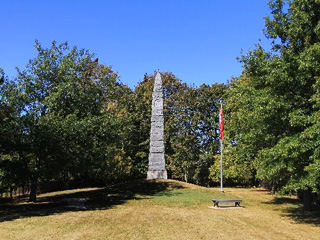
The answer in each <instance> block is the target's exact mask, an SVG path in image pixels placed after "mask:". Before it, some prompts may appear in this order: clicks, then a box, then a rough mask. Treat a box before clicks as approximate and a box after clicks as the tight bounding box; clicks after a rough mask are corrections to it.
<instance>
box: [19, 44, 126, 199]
mask: <svg viewBox="0 0 320 240" xmlns="http://www.w3.org/2000/svg"><path fill="white" fill-rule="evenodd" d="M35 48H36V50H37V51H38V56H37V57H36V58H34V59H31V60H30V61H29V63H28V65H27V66H26V70H23V71H21V70H19V69H18V76H17V80H16V82H17V84H16V87H17V93H18V94H16V95H15V99H18V101H17V102H16V104H17V106H19V107H20V113H19V114H20V115H19V116H20V119H21V123H22V125H21V126H22V130H23V133H24V140H23V143H24V145H25V152H26V154H25V155H26V156H28V158H27V159H28V172H29V178H30V181H31V193H30V200H32V201H34V200H36V191H37V185H38V182H39V180H42V181H44V180H45V181H49V180H51V179H59V178H63V177H64V178H66V181H67V180H73V181H78V183H79V184H88V183H89V182H91V183H94V182H95V181H96V182H99V181H101V180H102V179H105V180H106V181H107V180H109V179H116V178H117V177H118V176H121V174H122V175H126V174H128V171H129V170H128V167H130V163H127V162H125V160H126V159H127V157H128V156H126V153H125V151H124V146H123V143H124V142H125V141H121V140H124V139H125V136H124V135H121V134H119V132H121V127H122V126H125V125H126V124H125V118H124V117H123V116H124V115H125V109H126V102H125V99H126V97H124V96H127V95H129V93H130V90H129V89H128V88H127V87H126V86H125V85H123V84H121V83H119V81H118V76H117V74H116V73H114V72H113V71H112V69H111V68H110V67H108V66H105V65H101V64H99V62H98V59H94V55H93V54H91V53H90V52H89V51H86V50H84V49H80V50H78V49H77V48H76V47H73V48H71V49H70V47H69V46H68V44H67V43H62V44H59V45H58V44H57V43H56V42H52V45H51V47H50V48H43V47H42V46H41V44H40V43H39V42H37V41H36V45H35ZM119 136H122V137H123V138H122V139H121V138H120V137H119ZM102 182H103V181H102Z"/></svg>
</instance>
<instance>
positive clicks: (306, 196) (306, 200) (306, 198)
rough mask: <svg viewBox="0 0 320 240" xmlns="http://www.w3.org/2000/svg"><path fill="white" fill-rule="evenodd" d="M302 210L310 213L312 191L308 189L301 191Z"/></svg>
mask: <svg viewBox="0 0 320 240" xmlns="http://www.w3.org/2000/svg"><path fill="white" fill-rule="evenodd" d="M303 209H304V210H305V211H312V191H311V188H308V189H306V190H304V191H303Z"/></svg>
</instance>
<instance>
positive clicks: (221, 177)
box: [220, 139, 223, 192]
mask: <svg viewBox="0 0 320 240" xmlns="http://www.w3.org/2000/svg"><path fill="white" fill-rule="evenodd" d="M220 148H221V157H220V192H223V169H222V166H223V164H222V150H223V144H222V139H220Z"/></svg>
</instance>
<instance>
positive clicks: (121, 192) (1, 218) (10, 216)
mask: <svg viewBox="0 0 320 240" xmlns="http://www.w3.org/2000/svg"><path fill="white" fill-rule="evenodd" d="M177 188H183V186H182V185H180V184H179V183H177V182H166V181H152V180H151V181H147V180H139V181H133V182H128V183H123V184H117V185H114V186H111V187H106V188H101V189H94V190H89V191H88V190H83V191H81V190H80V191H77V192H75V193H65V194H64V193H62V194H57V195H53V196H48V197H41V196H40V197H38V201H37V202H36V203H31V202H23V201H21V200H16V201H13V202H6V203H1V205H0V222H5V221H12V220H15V219H19V218H26V217H33V216H49V215H54V214H60V213H64V212H75V211H88V210H104V209H110V208H112V207H113V206H116V205H121V204H124V203H125V202H127V201H128V200H133V199H135V200H142V199H147V198H151V197H152V196H153V195H157V196H159V195H164V196H170V195H171V194H172V193H170V192H171V190H172V189H177ZM24 200H25V199H24Z"/></svg>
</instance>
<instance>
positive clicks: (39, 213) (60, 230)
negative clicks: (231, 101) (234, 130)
mask: <svg viewBox="0 0 320 240" xmlns="http://www.w3.org/2000/svg"><path fill="white" fill-rule="evenodd" d="M83 197H87V198H89V200H88V202H87V203H86V204H85V205H84V207H83V208H72V207H68V206H67V203H66V202H65V199H66V198H83ZM212 198H241V199H242V200H243V202H242V205H243V208H222V209H213V208H212V202H211V199H212ZM300 207H301V205H300V204H299V202H298V201H297V200H296V199H295V198H291V197H280V196H278V197H275V196H273V195H270V194H269V193H268V192H267V191H264V190H262V189H252V188H226V189H225V193H220V192H219V189H209V188H203V187H198V186H195V185H191V184H186V183H181V182H177V181H171V180H168V181H136V182H133V183H127V184H123V185H118V186H114V187H111V188H106V189H97V188H96V189H78V190H72V191H67V192H57V193H50V194H45V195H41V196H40V197H39V202H38V203H37V204H32V203H28V202H22V203H21V202H20V204H19V205H10V206H1V208H0V214H1V215H0V220H1V222H0V239H246V240H247V239H319V236H320V219H319V215H318V214H317V213H312V214H309V213H304V212H303V211H301V210H300Z"/></svg>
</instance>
